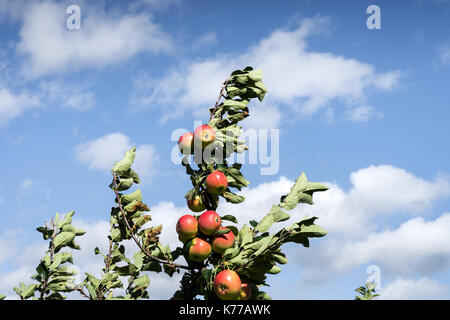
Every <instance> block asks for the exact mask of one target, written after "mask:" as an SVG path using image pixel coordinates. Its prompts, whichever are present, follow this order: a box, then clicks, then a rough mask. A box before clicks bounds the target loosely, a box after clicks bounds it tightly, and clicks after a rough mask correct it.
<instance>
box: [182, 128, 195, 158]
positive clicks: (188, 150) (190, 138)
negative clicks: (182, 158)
mask: <svg viewBox="0 0 450 320" xmlns="http://www.w3.org/2000/svg"><path fill="white" fill-rule="evenodd" d="M178 149H180V152H181V153H182V154H184V155H190V154H192V152H193V150H194V134H193V133H192V132H186V133H185V134H183V135H182V136H181V137H180V139H178Z"/></svg>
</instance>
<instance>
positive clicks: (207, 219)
mask: <svg viewBox="0 0 450 320" xmlns="http://www.w3.org/2000/svg"><path fill="white" fill-rule="evenodd" d="M221 223H222V221H221V220H220V216H219V215H218V214H217V212H215V211H212V210H208V211H205V212H203V213H202V214H201V215H200V217H198V228H199V229H200V231H201V232H203V233H204V234H206V235H207V236H210V235H212V234H213V233H214V232H216V230H217V229H219V227H220V224H221Z"/></svg>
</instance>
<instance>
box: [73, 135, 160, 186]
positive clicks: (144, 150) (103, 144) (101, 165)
mask: <svg viewBox="0 0 450 320" xmlns="http://www.w3.org/2000/svg"><path fill="white" fill-rule="evenodd" d="M132 145H133V143H132V142H131V140H130V138H129V137H128V136H126V135H124V134H123V133H120V132H116V133H110V134H107V135H104V136H103V137H100V138H98V139H94V140H91V141H88V142H85V143H83V144H80V145H78V146H76V147H75V153H76V157H77V158H78V160H79V161H80V162H82V163H84V164H86V165H88V166H89V168H91V169H98V170H102V171H107V170H110V169H111V168H112V166H113V164H114V162H115V161H119V160H120V159H122V158H123V155H124V153H125V152H126V151H127V150H129V149H130V148H131V147H132ZM158 158H159V156H158V154H157V153H156V151H155V148H154V146H152V145H139V146H137V149H136V158H135V162H134V166H133V168H135V169H136V171H137V172H138V174H139V175H140V176H141V178H144V179H145V180H147V181H143V182H149V180H150V179H151V178H152V176H153V175H154V174H155V168H154V167H155V162H157V161H158Z"/></svg>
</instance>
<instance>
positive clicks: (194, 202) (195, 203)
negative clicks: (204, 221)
mask: <svg viewBox="0 0 450 320" xmlns="http://www.w3.org/2000/svg"><path fill="white" fill-rule="evenodd" d="M187 206H188V207H189V209H191V210H192V211H194V212H202V211H203V210H205V209H206V207H205V205H204V204H203V201H202V197H201V196H199V195H196V196H195V197H194V199H191V200H187Z"/></svg>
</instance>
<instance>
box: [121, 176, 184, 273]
mask: <svg viewBox="0 0 450 320" xmlns="http://www.w3.org/2000/svg"><path fill="white" fill-rule="evenodd" d="M116 179H117V176H116V173H115V172H113V183H114V193H115V195H116V197H117V203H118V205H119V210H120V212H121V213H122V216H123V221H124V223H125V226H126V228H127V230H128V232H129V233H130V235H131V237H132V238H133V240H134V242H135V243H136V245H137V246H138V247H139V249H141V251H142V252H143V253H144V254H145V255H146V256H147V257H148V258H149V259H150V260H153V261H156V262H159V263H163V264H168V265H170V266H173V267H176V268H181V269H188V270H189V267H188V266H184V265H180V264H177V263H173V262H171V261H169V260H163V259H160V258H158V257H155V256H152V255H151V254H150V253H149V252H148V251H147V250H145V248H144V247H143V246H142V244H141V242H140V241H139V240H138V239H137V238H136V236H135V234H134V232H133V231H132V229H131V227H130V224H129V222H128V219H127V217H126V213H125V211H124V209H123V206H122V202H121V201H120V196H119V192H118V186H117V182H116Z"/></svg>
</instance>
